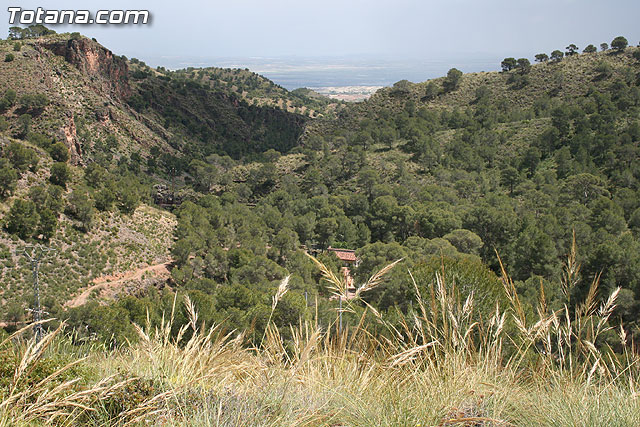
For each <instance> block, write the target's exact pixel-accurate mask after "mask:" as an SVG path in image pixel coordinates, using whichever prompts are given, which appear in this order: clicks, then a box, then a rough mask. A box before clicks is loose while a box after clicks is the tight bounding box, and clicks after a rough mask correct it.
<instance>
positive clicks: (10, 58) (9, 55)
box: [4, 53, 16, 62]
mask: <svg viewBox="0 0 640 427" xmlns="http://www.w3.org/2000/svg"><path fill="white" fill-rule="evenodd" d="M15 58H16V57H15V56H13V53H7V54H6V55H5V57H4V62H11V61H13V60H14V59H15Z"/></svg>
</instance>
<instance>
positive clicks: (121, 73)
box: [42, 38, 131, 99]
mask: <svg viewBox="0 0 640 427" xmlns="http://www.w3.org/2000/svg"><path fill="white" fill-rule="evenodd" d="M42 46H43V47H44V48H45V49H48V50H50V51H51V52H53V53H54V54H56V55H59V56H62V57H64V59H65V60H66V61H67V62H69V63H70V64H73V65H74V66H75V67H76V68H78V69H79V70H80V71H82V72H83V73H85V74H86V75H88V76H94V77H99V78H100V82H101V83H100V84H101V85H102V89H103V90H105V91H106V92H108V93H110V94H111V95H116V96H118V97H121V98H125V99H126V98H128V97H129V95H130V94H131V88H130V87H129V81H128V72H129V67H128V65H127V62H126V61H125V60H124V59H122V58H120V57H119V56H115V55H113V53H112V52H111V51H110V50H108V49H106V48H105V47H103V46H101V45H100V44H98V43H96V42H94V41H92V40H89V39H85V38H83V39H79V40H63V41H43V42H42Z"/></svg>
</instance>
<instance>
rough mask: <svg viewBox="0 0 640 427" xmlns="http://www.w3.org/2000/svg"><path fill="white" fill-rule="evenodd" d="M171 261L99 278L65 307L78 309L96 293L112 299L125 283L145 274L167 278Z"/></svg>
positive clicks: (138, 278)
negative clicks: (92, 293)
mask: <svg viewBox="0 0 640 427" xmlns="http://www.w3.org/2000/svg"><path fill="white" fill-rule="evenodd" d="M172 262H173V260H169V261H166V262H163V263H161V264H155V265H150V266H148V267H143V268H139V269H137V270H131V271H126V272H124V273H118V274H114V275H111V276H100V277H96V278H95V279H93V280H92V283H93V284H92V285H91V286H89V287H87V288H84V290H82V292H81V293H80V294H78V295H76V296H75V297H73V298H72V299H71V300H69V301H67V302H66V303H65V304H64V306H65V307H78V306H81V305H83V304H86V302H87V300H88V299H89V296H90V295H91V292H93V291H98V292H100V295H101V296H103V297H110V296H111V297H112V296H114V295H116V294H117V293H118V292H119V291H120V290H121V289H122V288H123V287H124V285H126V284H127V283H129V282H131V281H135V280H140V279H141V278H142V276H143V275H144V274H145V273H149V274H150V275H152V276H155V277H157V278H168V277H169V276H170V273H169V265H170V264H171V263H172Z"/></svg>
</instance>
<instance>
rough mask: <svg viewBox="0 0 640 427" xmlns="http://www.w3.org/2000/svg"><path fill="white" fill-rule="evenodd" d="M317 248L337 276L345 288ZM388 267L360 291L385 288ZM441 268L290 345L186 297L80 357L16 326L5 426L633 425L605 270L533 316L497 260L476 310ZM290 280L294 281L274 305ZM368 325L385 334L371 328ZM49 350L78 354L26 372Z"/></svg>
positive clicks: (636, 408) (629, 374)
mask: <svg viewBox="0 0 640 427" xmlns="http://www.w3.org/2000/svg"><path fill="white" fill-rule="evenodd" d="M315 261H316V263H317V265H318V266H319V268H321V269H322V271H323V274H324V276H325V278H326V279H327V280H328V281H329V282H330V289H331V290H332V291H333V292H334V293H335V294H337V295H340V294H342V293H343V292H346V288H345V286H344V284H343V283H341V282H340V279H338V278H337V277H336V276H335V275H333V274H332V273H331V271H330V270H329V269H328V268H326V267H325V266H324V265H323V264H322V263H320V262H318V261H317V260H315ZM391 268H393V266H389V267H388V268H385V269H383V271H381V272H379V273H377V274H375V275H373V276H372V277H371V279H369V281H367V282H366V283H365V284H364V285H362V286H361V287H360V289H358V291H357V295H358V296H361V295H362V294H364V293H366V292H367V291H368V290H370V289H373V288H375V287H376V286H379V285H380V284H381V283H382V279H383V276H384V274H385V273H386V272H387V271H389V270H390V269H391ZM578 271H579V266H578V265H577V264H576V262H575V252H572V255H570V256H569V258H568V260H567V263H566V266H565V276H564V280H563V291H564V292H565V295H566V297H567V301H568V300H569V295H570V291H571V288H572V287H573V286H574V285H575V282H576V277H577V273H578ZM444 273H445V272H443V274H440V273H439V274H437V275H436V279H435V280H434V282H433V283H432V284H431V285H430V286H429V288H428V289H429V295H421V294H420V291H419V289H420V287H419V286H418V285H417V284H416V283H415V282H414V283H413V285H414V287H415V292H416V301H417V303H418V304H417V308H416V310H415V311H414V312H410V313H408V314H407V315H406V316H404V317H403V319H402V321H401V322H400V325H401V326H400V327H398V326H394V324H391V323H388V322H387V320H385V318H384V316H382V315H380V314H379V313H377V312H376V311H375V309H373V307H370V306H368V305H367V303H366V302H364V301H358V300H356V302H354V301H353V300H351V301H349V302H347V303H346V304H345V306H346V307H345V310H346V311H351V312H355V313H359V314H360V322H359V324H358V325H357V326H355V327H351V328H345V329H344V330H342V331H339V330H338V329H337V328H335V327H334V326H335V325H332V327H330V328H329V329H322V328H320V327H319V326H318V325H317V324H314V323H313V322H309V323H300V324H299V325H298V326H297V327H291V336H293V339H292V340H291V341H290V342H287V341H285V340H284V339H282V337H281V335H280V331H279V330H278V329H277V328H276V327H275V326H273V324H272V323H270V324H269V325H268V327H267V330H266V332H265V334H264V338H263V339H262V342H261V343H260V344H257V345H254V346H251V345H250V343H247V342H246V340H245V339H244V334H243V333H239V332H236V331H233V332H230V333H228V332H225V331H224V330H223V328H222V326H220V325H216V326H214V327H211V328H208V329H207V328H205V327H204V325H201V324H199V322H198V315H197V312H196V308H195V307H194V305H193V304H192V303H191V301H190V300H189V299H188V298H186V297H185V299H184V309H185V310H186V312H187V314H188V318H189V322H188V324H186V325H184V326H182V327H180V328H177V326H176V325H174V324H173V323H174V322H173V318H174V312H175V310H176V306H177V304H175V303H174V309H173V311H172V313H171V314H170V315H168V317H167V319H163V321H162V323H161V324H160V325H157V326H156V327H152V326H151V325H150V324H149V322H147V325H145V326H144V327H141V326H137V325H136V329H137V331H138V334H139V336H140V340H139V341H138V342H137V343H135V344H131V345H130V346H127V347H123V348H121V349H118V350H111V351H107V350H105V349H99V348H93V349H89V350H88V351H87V349H83V350H82V351H81V352H87V353H88V355H87V357H86V358H80V357H78V356H74V354H77V353H78V350H77V349H75V350H74V349H73V348H72V347H71V346H69V345H66V344H64V343H65V342H66V341H65V339H63V338H61V337H60V330H57V331H53V332H51V333H49V334H48V335H46V336H45V337H44V339H43V340H42V341H41V342H40V343H39V344H35V343H34V342H32V341H28V342H20V341H17V342H16V341H15V338H17V336H18V335H15V336H14V337H13V339H12V340H6V341H5V342H3V343H2V346H3V348H4V351H7V352H12V354H15V356H16V360H19V363H17V364H16V366H15V368H14V370H13V372H12V373H11V378H10V379H9V381H8V383H6V386H5V387H3V389H2V393H3V394H2V395H1V396H0V425H16V424H18V425H20V424H23V425H31V424H29V423H32V424H35V425H37V424H41V423H42V424H46V423H48V422H54V423H55V424H56V425H78V424H82V425H95V426H98V425H184V426H187V425H188V426H293V425H296V426H298V425H307V426H336V425H340V426H363V427H364V426H512V425H546V426H564V425H566V426H576V425H579V426H592V425H615V426H633V425H640V402H639V401H638V398H637V396H638V394H637V387H638V386H637V384H638V378H639V374H640V371H639V369H638V358H637V356H636V355H635V354H634V353H633V352H632V351H631V350H630V348H629V346H628V345H627V343H626V335H625V332H624V329H622V328H620V330H619V332H618V335H619V337H618V339H619V343H617V344H615V346H616V348H617V351H615V352H614V351H613V350H612V347H611V346H612V345H614V344H611V343H609V344H605V343H604V341H603V336H604V335H605V334H609V335H610V334H612V333H613V332H614V331H613V329H612V327H611V326H610V321H609V320H610V317H611V315H612V313H613V311H614V308H615V301H616V297H617V294H618V291H617V290H615V291H614V292H613V293H612V294H611V295H610V297H609V298H607V299H605V300H604V302H603V303H601V304H598V303H596V293H597V288H598V279H597V278H596V279H595V280H594V281H593V283H592V285H591V290H590V292H589V295H588V296H587V299H586V301H585V302H583V303H581V304H577V305H572V306H571V307H572V308H569V307H570V306H569V305H568V304H567V305H565V306H564V307H562V308H561V309H559V310H558V311H550V310H549V308H548V307H547V305H546V302H545V299H544V292H543V291H541V292H540V301H539V307H538V308H537V315H536V318H535V319H529V318H527V315H526V314H525V312H526V310H525V309H523V307H522V305H521V303H520V300H519V297H518V295H517V293H516V292H515V287H514V285H513V282H512V281H511V279H510V278H509V276H508V275H507V273H506V272H505V271H504V270H503V274H502V282H503V285H504V289H505V292H506V294H507V299H508V301H509V307H507V308H501V307H500V306H499V305H496V308H495V313H493V314H492V315H491V316H490V317H489V318H484V319H483V318H481V317H480V316H479V314H478V313H477V312H476V309H474V296H473V294H471V295H470V296H469V297H468V298H466V300H464V301H462V300H460V298H459V297H458V295H459V292H458V290H457V286H456V284H455V283H448V282H447V281H446V280H445V277H446V275H445V274H444ZM287 286H288V281H287V279H285V280H284V281H283V282H282V284H281V286H280V287H279V289H278V291H277V293H276V295H275V296H274V299H273V305H272V309H275V307H276V306H277V304H278V302H279V300H280V298H281V297H282V296H283V295H284V294H285V293H286V292H287ZM572 313H573V314H572ZM395 325H397V323H396V324H395ZM374 327H375V328H377V329H378V330H380V328H382V330H383V331H384V333H378V334H376V335H373V334H372V333H371V332H370V331H371V330H373V329H374ZM172 330H173V331H174V333H173V334H172ZM176 330H177V333H175V331H176ZM56 343H57V345H55V344H56ZM56 358H66V359H71V362H70V363H68V364H67V365H65V366H64V367H61V368H59V369H58V370H56V371H55V372H52V373H49V374H48V375H47V377H46V378H43V379H38V381H33V378H32V377H33V375H34V372H35V370H34V368H35V367H37V366H39V365H40V364H43V363H44V364H46V363H50V362H47V361H50V360H53V359H56ZM47 366H48V365H47ZM5 375H6V374H5ZM76 375H79V379H75V376H76ZM25 384H28V385H27V386H24V385H25Z"/></svg>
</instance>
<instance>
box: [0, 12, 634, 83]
mask: <svg viewBox="0 0 640 427" xmlns="http://www.w3.org/2000/svg"><path fill="white" fill-rule="evenodd" d="M7 6H20V7H22V8H23V9H35V8H37V7H38V6H40V7H42V8H44V9H88V10H91V11H96V10H100V9H111V10H113V9H147V10H149V11H150V13H151V16H152V19H151V23H150V24H147V25H138V26H116V25H111V26H101V25H76V26H71V27H69V26H66V27H57V28H56V27H54V29H55V30H56V31H58V32H64V31H79V32H81V33H83V34H85V35H87V36H90V37H95V38H96V39H97V40H98V41H99V42H101V43H102V44H103V45H105V46H107V47H108V48H110V49H111V50H112V51H114V52H115V53H117V54H124V55H126V56H127V57H137V58H140V59H142V60H145V61H147V63H149V64H150V65H153V66H156V65H171V64H174V63H176V61H177V62H180V60H181V59H185V58H186V60H185V61H184V62H185V63H187V62H189V61H192V62H193V61H196V59H197V58H200V59H202V60H203V61H205V62H206V61H207V60H210V59H212V58H255V57H271V58H282V57H288V58H296V57H298V58H354V57H368V58H395V59H400V60H416V59H417V60H425V59H428V60H434V61H447V60H450V59H460V58H464V57H469V58H491V59H493V58H504V57H508V56H513V57H516V58H518V57H528V58H531V59H533V56H534V55H535V54H536V53H539V52H547V53H549V52H551V51H552V50H554V49H561V50H564V47H565V46H567V45H568V44H570V43H575V44H577V45H578V46H579V47H580V48H581V49H582V48H583V47H584V46H586V45H587V44H589V43H593V44H595V45H596V46H599V44H600V43H602V42H608V43H610V42H611V40H612V39H613V38H614V37H615V36H618V35H624V36H625V37H627V39H628V40H629V43H630V44H633V45H636V44H638V43H639V42H640V25H638V17H640V1H638V0H618V1H616V2H611V1H604V0H437V1H434V0H421V1H420V0H393V1H391V0H313V1H310V0H226V1H220V0H213V1H192V0H183V1H176V0H171V1H169V0H144V1H143V0H138V1H135V0H134V1H131V0H128V1H122V0H109V1H106V0H100V1H94V0H59V1H52V0H41V1H39V2H38V1H30V0H20V1H18V0H8V1H7ZM1 13H2V12H0V14H1ZM4 16H5V18H4V19H1V18H0V34H2V35H3V37H6V36H5V35H6V34H7V29H8V27H9V24H8V21H9V13H8V12H7V11H6V9H5V11H4ZM163 62H164V64H163ZM498 66H499V64H496V68H497V67H498ZM463 71H467V70H463ZM471 71H473V70H471Z"/></svg>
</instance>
